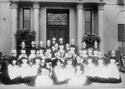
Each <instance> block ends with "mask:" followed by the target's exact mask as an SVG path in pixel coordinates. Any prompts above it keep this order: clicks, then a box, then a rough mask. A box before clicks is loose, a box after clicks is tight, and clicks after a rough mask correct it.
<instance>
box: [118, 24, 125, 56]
mask: <svg viewBox="0 0 125 89" xmlns="http://www.w3.org/2000/svg"><path fill="white" fill-rule="evenodd" d="M118 49H119V51H120V52H121V53H123V54H125V24H118Z"/></svg>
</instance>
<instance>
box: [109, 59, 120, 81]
mask: <svg viewBox="0 0 125 89" xmlns="http://www.w3.org/2000/svg"><path fill="white" fill-rule="evenodd" d="M107 72H108V82H110V83H120V82H121V76H120V72H119V69H118V66H117V64H116V60H115V59H113V58H112V59H110V63H109V64H108V65H107Z"/></svg>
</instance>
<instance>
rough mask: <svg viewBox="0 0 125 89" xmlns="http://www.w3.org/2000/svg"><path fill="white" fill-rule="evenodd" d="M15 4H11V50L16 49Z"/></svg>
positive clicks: (16, 6)
mask: <svg viewBox="0 0 125 89" xmlns="http://www.w3.org/2000/svg"><path fill="white" fill-rule="evenodd" d="M17 8H18V5H17V3H11V10H12V29H11V30H12V33H11V49H16V37H15V34H16V31H17Z"/></svg>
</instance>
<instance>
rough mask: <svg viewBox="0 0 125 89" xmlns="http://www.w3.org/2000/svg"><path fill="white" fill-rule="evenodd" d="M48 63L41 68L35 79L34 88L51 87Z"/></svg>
mask: <svg viewBox="0 0 125 89" xmlns="http://www.w3.org/2000/svg"><path fill="white" fill-rule="evenodd" d="M48 66H49V62H46V64H45V67H43V68H41V73H40V74H39V75H38V76H37V77H36V79H35V86H36V87H50V86H52V85H53V81H52V79H51V78H50V77H51V70H50V69H49V68H50V67H48Z"/></svg>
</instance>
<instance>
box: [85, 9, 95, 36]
mask: <svg viewBox="0 0 125 89" xmlns="http://www.w3.org/2000/svg"><path fill="white" fill-rule="evenodd" d="M86 11H90V32H89V33H90V34H93V29H92V14H93V13H92V11H93V10H92V9H85V34H87V33H86V31H87V29H86V23H88V22H87V21H86Z"/></svg>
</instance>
